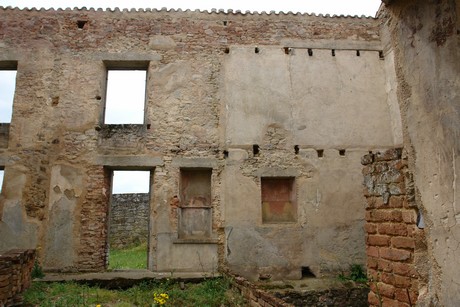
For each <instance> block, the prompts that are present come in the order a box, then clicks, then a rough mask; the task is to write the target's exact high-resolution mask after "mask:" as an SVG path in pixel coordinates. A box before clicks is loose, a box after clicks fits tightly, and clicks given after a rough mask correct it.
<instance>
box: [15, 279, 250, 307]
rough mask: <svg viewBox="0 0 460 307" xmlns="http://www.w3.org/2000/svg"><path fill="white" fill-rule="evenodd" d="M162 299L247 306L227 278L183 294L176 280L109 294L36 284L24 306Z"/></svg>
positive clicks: (69, 285)
mask: <svg viewBox="0 0 460 307" xmlns="http://www.w3.org/2000/svg"><path fill="white" fill-rule="evenodd" d="M162 294H163V295H162ZM165 294H166V295H165ZM159 297H160V298H166V297H167V299H165V300H164V303H163V304H161V305H162V306H200V307H201V306H209V307H213V306H216V307H217V306H230V307H232V306H246V302H245V300H244V298H243V297H242V296H241V294H240V293H238V292H236V291H234V290H232V289H231V287H230V281H229V280H228V279H227V278H212V279H206V280H204V281H203V282H201V283H185V288H184V290H181V286H180V282H179V281H175V280H160V281H159V280H152V281H148V282H142V283H140V284H138V285H136V286H133V287H131V288H128V289H126V290H108V289H104V288H101V287H92V286H87V285H83V284H77V283H75V282H62V283H61V282H54V283H45V282H40V281H36V282H33V283H32V286H31V287H30V288H29V289H28V290H27V291H26V292H25V293H24V304H25V305H26V306H45V307H48V306H49V307H59V306H63V307H64V306H85V307H86V306H93V307H94V306H97V305H100V307H104V306H118V307H120V306H133V305H135V306H157V305H159V304H158V303H159V302H163V300H159V299H158V298H159ZM155 298H157V299H156V300H155Z"/></svg>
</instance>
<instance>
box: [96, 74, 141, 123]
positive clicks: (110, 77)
mask: <svg viewBox="0 0 460 307" xmlns="http://www.w3.org/2000/svg"><path fill="white" fill-rule="evenodd" d="M146 78H147V71H146V70H108V71H107V95H106V103H105V118H104V123H105V124H143V123H144V109H145V89H146Z"/></svg>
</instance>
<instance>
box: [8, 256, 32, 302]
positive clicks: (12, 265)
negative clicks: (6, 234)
mask: <svg viewBox="0 0 460 307" xmlns="http://www.w3.org/2000/svg"><path fill="white" fill-rule="evenodd" d="M34 262H35V250H32V249H28V250H11V251H9V252H6V253H4V254H0V306H22V292H24V290H26V289H27V288H29V286H30V283H31V280H32V277H31V272H32V268H33V266H34Z"/></svg>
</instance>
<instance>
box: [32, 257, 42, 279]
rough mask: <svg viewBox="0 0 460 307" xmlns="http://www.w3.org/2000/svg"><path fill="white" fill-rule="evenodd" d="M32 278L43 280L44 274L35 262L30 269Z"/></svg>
mask: <svg viewBox="0 0 460 307" xmlns="http://www.w3.org/2000/svg"><path fill="white" fill-rule="evenodd" d="M31 276H32V278H43V277H45V273H43V270H42V267H41V265H40V263H39V262H38V261H37V260H35V262H34V266H33V267H32V272H31Z"/></svg>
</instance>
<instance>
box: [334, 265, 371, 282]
mask: <svg viewBox="0 0 460 307" xmlns="http://www.w3.org/2000/svg"><path fill="white" fill-rule="evenodd" d="M339 279H340V280H352V281H354V282H359V283H366V282H367V275H366V272H365V271H364V269H363V267H362V266H361V265H359V264H352V265H351V266H350V274H349V275H348V276H347V275H345V274H343V273H342V274H340V275H339Z"/></svg>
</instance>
